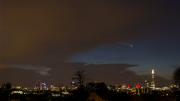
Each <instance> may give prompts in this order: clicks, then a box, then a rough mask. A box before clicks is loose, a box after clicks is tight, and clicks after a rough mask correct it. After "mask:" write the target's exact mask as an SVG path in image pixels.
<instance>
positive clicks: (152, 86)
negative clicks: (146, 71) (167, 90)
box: [151, 69, 155, 90]
mask: <svg viewBox="0 0 180 101" xmlns="http://www.w3.org/2000/svg"><path fill="white" fill-rule="evenodd" d="M151 80H152V81H151V88H152V89H153V90H154V89H155V82H154V69H152V78H151Z"/></svg>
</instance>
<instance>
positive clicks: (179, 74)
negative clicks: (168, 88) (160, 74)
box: [173, 67, 180, 85]
mask: <svg viewBox="0 0 180 101" xmlns="http://www.w3.org/2000/svg"><path fill="white" fill-rule="evenodd" d="M173 79H174V82H175V84H177V85H180V67H178V68H177V69H176V70H175V71H174V74H173Z"/></svg>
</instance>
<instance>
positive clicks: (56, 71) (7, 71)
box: [0, 62, 172, 87]
mask: <svg viewBox="0 0 180 101" xmlns="http://www.w3.org/2000/svg"><path fill="white" fill-rule="evenodd" d="M136 66H138V65H130V64H101V65H98V64H97V65H95V64H89V65H87V64H85V63H80V62H79V63H57V64H52V65H49V66H48V67H51V70H49V71H47V72H48V74H49V75H42V74H40V73H41V72H37V70H36V69H28V70H27V69H23V68H2V69H1V70H0V75H1V76H0V77H1V78H0V79H1V82H0V83H6V82H11V83H12V84H13V85H14V86H17V85H22V86H29V87H32V86H34V85H35V84H36V81H37V80H41V81H42V82H45V83H46V84H47V85H48V86H49V85H51V84H53V85H60V84H64V85H70V82H71V81H72V79H71V78H73V77H74V73H75V72H76V71H78V70H85V74H87V77H88V78H90V79H91V80H89V81H88V82H91V81H92V82H94V81H95V80H96V79H98V82H105V83H107V84H108V85H110V84H123V83H125V84H127V85H131V86H133V85H134V84H137V83H140V84H141V85H143V84H144V80H148V82H149V83H150V82H151V74H147V75H137V74H136V73H135V72H133V71H131V70H129V69H128V68H130V67H132V68H135V67H136ZM42 71H44V70H42ZM155 81H157V82H156V83H157V84H158V85H161V84H170V83H172V81H171V80H167V79H164V78H162V77H159V76H156V75H155Z"/></svg>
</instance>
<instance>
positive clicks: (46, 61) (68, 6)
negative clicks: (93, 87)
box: [0, 0, 180, 86]
mask: <svg viewBox="0 0 180 101" xmlns="http://www.w3.org/2000/svg"><path fill="white" fill-rule="evenodd" d="M179 4H180V1H178V0H174V1H170V0H168V1H161V0H156V1H144V0H137V1H133V0H129V1H117V0H111V1H104V0H96V1H84V0H80V1H78V2H76V1H70V2H69V1H59V0H51V1H37V0H31V1H27V0H26V1H21V0H16V1H6V0H2V1H1V2H0V5H1V10H0V12H1V17H0V23H1V24H0V84H2V83H6V82H11V83H12V85H22V86H31V85H34V82H35V81H37V80H41V81H42V82H45V83H46V84H47V85H51V84H54V85H56V84H57V85H60V84H64V85H70V82H71V81H72V79H71V78H73V76H74V75H73V74H74V73H75V72H76V71H78V70H85V73H86V74H87V76H88V77H89V78H91V81H95V80H96V79H98V82H104V83H106V84H108V85H110V84H123V83H126V84H127V85H129V84H132V85H134V84H137V83H140V84H142V85H143V84H144V80H147V81H148V82H149V84H150V83H151V76H152V75H151V70H152V69H154V70H155V84H156V85H163V84H166V85H170V84H172V83H173V79H172V77H173V72H174V71H175V69H176V68H177V67H180V54H179V51H180V46H179V43H180V40H179V37H180V30H179V27H180V19H179V18H180V14H179V13H178V12H179V10H180V6H179ZM91 81H90V82H91Z"/></svg>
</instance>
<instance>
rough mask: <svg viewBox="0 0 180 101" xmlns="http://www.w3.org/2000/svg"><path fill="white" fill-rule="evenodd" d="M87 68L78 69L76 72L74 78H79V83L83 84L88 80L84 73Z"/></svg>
mask: <svg viewBox="0 0 180 101" xmlns="http://www.w3.org/2000/svg"><path fill="white" fill-rule="evenodd" d="M84 72H85V70H81V71H77V72H75V73H74V76H75V77H74V78H72V80H77V84H79V85H80V86H82V85H83V84H84V83H85V82H86V81H87V80H88V78H87V76H86V75H85V74H84Z"/></svg>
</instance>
